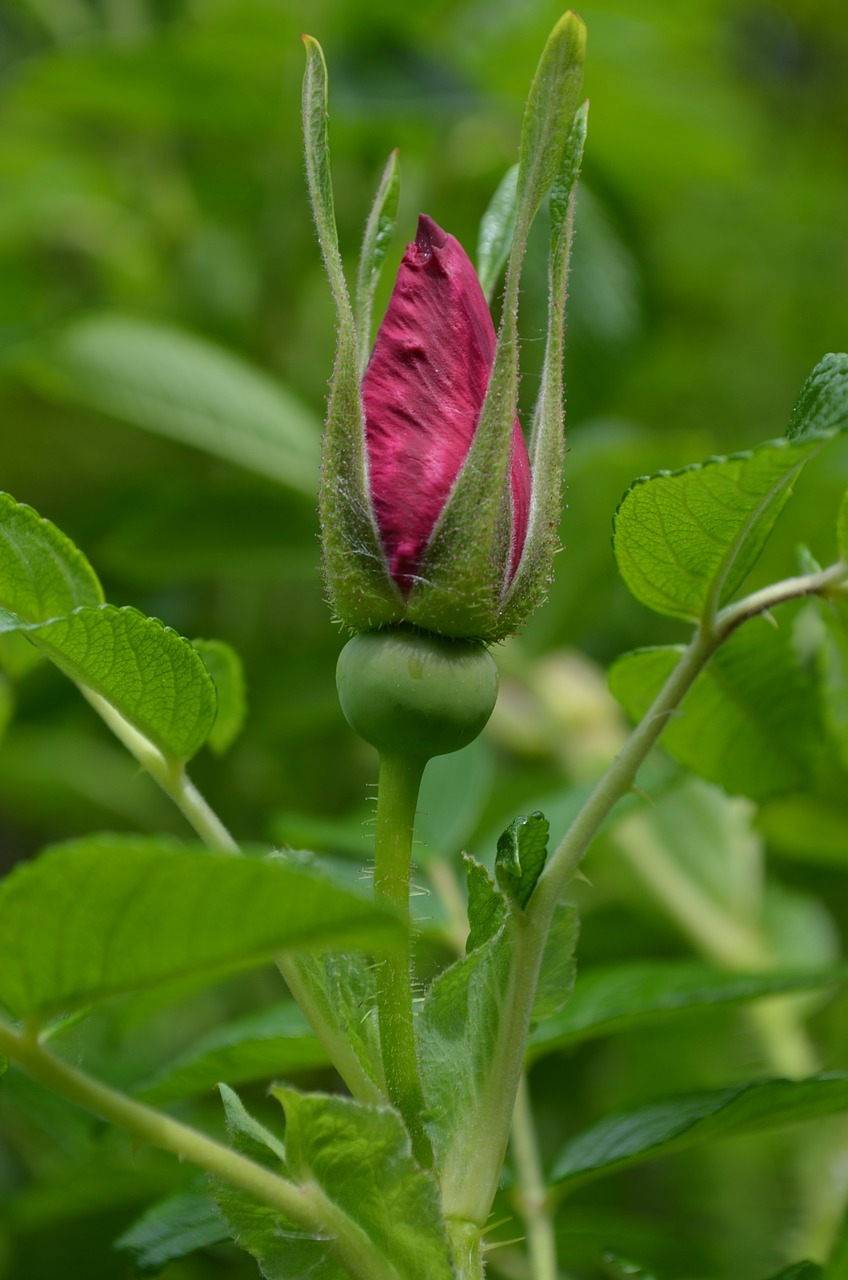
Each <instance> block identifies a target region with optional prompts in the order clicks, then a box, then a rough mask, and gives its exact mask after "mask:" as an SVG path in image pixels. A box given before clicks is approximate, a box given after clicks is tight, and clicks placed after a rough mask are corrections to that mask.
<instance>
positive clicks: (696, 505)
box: [613, 439, 823, 621]
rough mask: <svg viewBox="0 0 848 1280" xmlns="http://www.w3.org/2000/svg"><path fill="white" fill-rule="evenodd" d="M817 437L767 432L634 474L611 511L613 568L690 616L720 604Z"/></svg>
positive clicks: (665, 609)
mask: <svg viewBox="0 0 848 1280" xmlns="http://www.w3.org/2000/svg"><path fill="white" fill-rule="evenodd" d="M822 447H823V442H822V441H821V440H815V439H814V440H807V441H804V442H799V443H797V444H790V443H789V442H788V441H787V440H770V441H768V442H767V443H766V444H763V445H760V446H759V448H757V449H754V450H752V451H751V452H750V453H742V454H734V455H733V456H732V457H729V458H710V459H709V460H708V461H707V462H704V463H700V464H697V465H695V466H691V467H686V468H684V469H683V470H682V471H676V472H660V473H659V474H658V475H655V476H649V477H645V478H643V479H640V480H636V481H635V482H634V483H633V485H632V487H631V488H630V489H628V491H627V493H626V494H625V495H624V498H623V499H622V501H621V505H620V506H619V508H618V511H617V512H616V515H615V532H614V540H613V545H614V548H615V558H616V562H617V564H618V568H619V572H620V573H621V576H622V578H623V579H624V581H625V583H626V585H627V587H628V588H629V590H630V591H631V592H632V594H633V595H634V596H635V597H636V599H637V600H640V601H641V602H642V604H645V605H647V606H648V608H649V609H653V610H655V611H656V612H657V613H662V614H665V615H666V616H667V617H671V618H682V619H684V620H686V621H697V620H698V619H699V618H700V617H701V616H702V615H703V614H704V613H705V612H706V611H708V610H711V609H719V608H721V607H722V606H723V605H725V604H726V603H727V602H728V601H729V600H730V599H731V598H732V597H733V595H734V594H735V593H736V591H737V590H738V589H739V587H740V586H741V585H742V583H743V582H744V580H745V578H746V577H747V576H748V573H749V572H750V570H751V569H752V568H753V566H754V564H755V562H756V560H757V558H758V557H759V555H760V552H761V551H762V549H763V546H764V545H765V542H766V540H767V538H768V536H769V534H770V533H771V531H772V528H773V527H774V524H775V521H776V520H777V517H778V516H779V515H780V512H781V510H782V508H783V506H784V503H785V502H786V501H787V499H788V497H789V495H790V493H791V491H792V483H793V481H794V480H795V477H796V476H797V475H798V473H799V472H800V470H801V468H802V467H803V466H804V464H805V463H806V462H807V461H808V460H809V459H810V458H811V457H812V456H813V455H814V454H815V453H818V452H819V450H820V449H821V448H822Z"/></svg>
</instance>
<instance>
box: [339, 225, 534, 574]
mask: <svg viewBox="0 0 848 1280" xmlns="http://www.w3.org/2000/svg"><path fill="white" fill-rule="evenodd" d="M495 344H496V337H495V328H494V325H493V324H492V318H491V315H490V314H489V308H488V306H487V304H486V299H485V297H484V296H483V290H482V289H481V287H480V282H479V280H478V279H477V274H476V272H475V270H474V267H473V266H472V264H471V261H470V259H469V258H468V255H467V254H466V252H465V250H464V249H463V248H462V246H461V245H460V243H459V242H458V241H457V240H455V239H454V237H453V236H451V235H448V234H447V232H445V231H442V229H441V228H440V227H438V226H437V225H436V223H435V222H433V220H432V219H431V218H428V217H427V216H426V215H424V214H422V215H421V217H420V219H419V222H418V233H417V235H416V238H415V241H414V243H413V244H410V245H408V246H407V249H406V252H405V253H404V255H403V260H402V261H401V264H400V269H399V271H398V276H397V280H396V282H395V287H394V291H393V293H392V296H391V300H390V302H389V306H388V310H387V311H386V314H385V316H384V318H383V322H382V324H381V325H380V329H379V332H378V334H377V339H376V342H375V344H374V350H373V352H372V353H371V359H370V361H369V363H368V367H367V369H366V371H365V376H364V378H363V381H362V398H363V403H364V406H365V439H366V446H367V453H368V476H369V486H370V493H371V500H372V503H373V508H374V513H375V516H376V520H377V526H378V529H379V532H380V537H381V539H382V543H383V548H384V550H385V553H386V560H387V563H388V567H389V572H390V573H391V576H392V578H393V579H394V581H395V582H396V583H397V585H398V587H399V588H400V589H401V591H402V592H403V593H404V595H407V594H408V593H409V591H411V589H412V587H413V586H414V584H415V582H416V577H417V574H418V570H419V566H420V564H421V560H422V557H423V555H424V552H425V550H426V548H427V545H428V543H429V540H430V537H431V535H432V533H433V530H434V529H435V527H436V524H437V522H438V519H439V516H440V514H441V512H442V510H443V508H444V506H445V503H446V501H447V499H448V495H449V494H450V491H451V488H452V487H453V484H454V481H455V480H456V478H457V476H458V474H459V472H460V470H461V469H462V465H463V463H464V462H465V459H466V457H467V455H468V450H469V448H470V446H471V442H472V440H473V438H474V433H475V431H476V429H477V424H478V422H479V420H480V413H481V410H482V408H483V401H484V399H485V396H486V388H487V386H488V383H489V375H490V374H491V371H492V364H493V361H494V358H495ZM509 486H510V503H511V508H512V538H511V544H510V549H509V556H508V563H505V564H504V566H503V574H504V587H507V586H508V585H509V583H510V582H511V581H512V578H513V575H514V574H515V571H516V569H517V567H518V563H519V561H520V559H521V553H522V550H523V548H524V540H525V537H526V534H527V523H528V517H529V510H530V491H531V481H530V463H529V459H528V456H527V446H526V445H525V443H524V436H523V435H522V432H521V426H520V423H519V421H518V419H517V418H516V420H515V425H514V428H513V437H512V451H511V458H510V476H509Z"/></svg>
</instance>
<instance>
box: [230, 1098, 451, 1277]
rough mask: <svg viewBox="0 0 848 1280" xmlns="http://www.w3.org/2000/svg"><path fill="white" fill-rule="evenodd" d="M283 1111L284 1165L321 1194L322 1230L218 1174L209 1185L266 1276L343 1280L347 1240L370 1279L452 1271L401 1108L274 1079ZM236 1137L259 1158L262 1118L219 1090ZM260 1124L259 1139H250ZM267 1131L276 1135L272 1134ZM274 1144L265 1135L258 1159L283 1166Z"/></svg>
mask: <svg viewBox="0 0 848 1280" xmlns="http://www.w3.org/2000/svg"><path fill="white" fill-rule="evenodd" d="M272 1092H273V1094H274V1096H275V1097H276V1098H277V1099H278V1101H279V1102H280V1103H281V1104H282V1105H283V1107H284V1109H285V1115H286V1144H285V1164H284V1166H283V1167H284V1170H285V1173H286V1175H287V1176H288V1177H289V1178H292V1179H293V1180H294V1182H295V1183H297V1184H300V1185H301V1186H302V1187H303V1188H304V1189H305V1190H306V1189H308V1194H309V1195H310V1197H311V1199H312V1201H313V1203H314V1202H315V1201H316V1199H318V1200H319V1203H323V1205H324V1206H325V1208H324V1216H325V1219H326V1223H327V1227H326V1231H325V1232H324V1233H323V1234H322V1235H318V1234H317V1233H316V1234H311V1235H310V1234H309V1233H307V1232H305V1231H303V1229H302V1228H297V1227H295V1226H294V1225H293V1224H292V1223H290V1222H287V1221H286V1220H285V1219H284V1218H283V1217H282V1216H281V1215H280V1214H278V1213H276V1212H275V1211H273V1210H271V1209H266V1208H265V1207H263V1206H262V1205H259V1204H257V1203H256V1201H254V1200H252V1199H251V1198H250V1197H248V1196H246V1195H245V1194H244V1193H242V1192H240V1191H237V1190H235V1189H234V1188H232V1187H229V1186H227V1185H226V1184H224V1183H222V1182H220V1181H219V1180H215V1182H214V1183H213V1188H212V1189H213V1194H214V1195H215V1197H216V1199H217V1200H218V1202H219V1204H220V1206H221V1210H222V1212H223V1214H224V1217H225V1218H226V1220H227V1222H228V1223H229V1225H230V1228H231V1230H232V1232H233V1235H234V1238H235V1239H236V1241H237V1243H238V1244H240V1245H241V1246H242V1248H245V1249H247V1250H248V1251H249V1252H250V1253H252V1254H253V1255H254V1257H255V1258H256V1259H257V1260H258V1262H259V1264H260V1267H261V1269H262V1273H263V1275H264V1276H266V1277H267V1278H268V1280H307V1277H308V1278H309V1280H348V1277H349V1276H350V1274H351V1273H350V1272H349V1270H348V1269H347V1267H346V1266H345V1250H346V1247H347V1246H348V1244H349V1242H351V1241H352V1242H353V1244H354V1247H355V1249H356V1253H357V1256H358V1262H359V1266H358V1269H357V1272H356V1274H357V1275H359V1276H362V1275H365V1274H367V1275H368V1276H373V1277H374V1280H395V1278H396V1277H399V1276H403V1277H404V1280H425V1278H429V1277H432V1280H453V1276H454V1271H453V1267H452V1265H451V1261H450V1253H449V1248H448V1243H447V1239H446V1236H445V1232H444V1226H443V1223H442V1217H441V1209H440V1205H439V1198H438V1190H437V1187H436V1184H435V1181H434V1179H433V1177H432V1175H431V1174H429V1173H426V1172H424V1171H423V1170H421V1169H420V1168H419V1167H418V1166H417V1164H416V1163H415V1161H414V1160H413V1158H412V1153H411V1149H410V1145H409V1137H408V1134H407V1133H406V1130H405V1128H404V1126H403V1122H402V1121H401V1119H400V1116H399V1115H398V1114H397V1113H396V1112H394V1111H391V1110H390V1109H389V1108H387V1107H382V1108H378V1107H369V1106H364V1105H363V1104H362V1103H359V1102H354V1101H353V1100H352V1099H348V1098H341V1097H329V1096H327V1095H324V1094H300V1093H296V1092H295V1091H294V1090H292V1089H283V1088H277V1089H274V1090H273V1091H272ZM222 1094H223V1096H224V1097H225V1102H226V1104H227V1116H228V1123H229V1127H230V1130H231V1133H232V1135H233V1141H234V1143H235V1145H236V1146H237V1147H238V1148H239V1149H241V1150H244V1151H245V1153H246V1154H250V1155H252V1156H253V1158H259V1159H262V1158H263V1152H262V1141H261V1138H262V1133H261V1132H260V1131H263V1130H264V1132H265V1134H266V1135H267V1130H265V1129H264V1126H257V1123H256V1122H255V1121H253V1120H252V1117H249V1116H248V1114H247V1112H245V1110H244V1108H243V1107H242V1106H241V1104H240V1103H239V1102H238V1099H237V1098H236V1097H235V1095H233V1094H232V1092H231V1091H229V1090H222ZM257 1132H259V1136H260V1141H259V1142H257ZM269 1136H273V1135H269ZM280 1150H281V1147H280V1144H279V1143H277V1142H275V1143H274V1144H273V1146H268V1144H267V1143H265V1150H264V1160H265V1162H266V1163H268V1164H270V1165H271V1167H275V1163H276V1167H277V1169H279V1168H280V1165H281V1161H280V1159H279V1156H278V1158H277V1159H276V1162H275V1160H274V1155H275V1154H277V1155H278V1153H279V1151H280Z"/></svg>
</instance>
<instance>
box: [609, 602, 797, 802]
mask: <svg viewBox="0 0 848 1280" xmlns="http://www.w3.org/2000/svg"><path fill="white" fill-rule="evenodd" d="M681 652H682V650H681V649H679V648H677V647H676V646H670V647H663V648H658V649H641V650H636V651H635V652H633V653H629V654H625V655H624V656H623V657H621V658H619V659H618V661H617V662H615V663H614V664H613V667H612V669H611V671H610V689H611V690H612V692H613V693H614V694H615V696H616V697H617V698H618V699H619V701H620V702H621V703H622V704H623V705H624V707H625V708H626V710H627V712H628V714H629V715H630V716H631V717H632V718H633V719H634V720H638V719H640V718H641V716H642V715H644V713H645V712H646V711H647V709H648V707H649V706H650V705H651V703H652V701H653V699H654V697H655V695H656V694H657V693H658V691H659V690H660V688H661V687H662V685H663V684H664V682H665V680H666V679H667V677H668V676H669V674H670V673H671V671H672V670H673V669H674V666H675V665H676V663H677V662H678V661H679V658H680V654H681ZM815 701H816V700H815V690H814V687H813V686H812V683H811V681H810V679H809V677H808V675H807V673H806V672H804V671H803V670H802V668H801V667H800V665H799V663H798V661H797V659H796V658H795V655H794V653H793V652H792V648H791V643H790V639H789V637H788V636H787V635H786V634H785V633H784V632H782V631H779V630H776V629H775V628H773V627H770V626H769V625H768V623H767V622H765V621H759V622H753V623H750V624H749V625H748V626H746V627H743V628H741V629H740V630H739V631H737V632H736V634H735V635H733V636H732V637H731V639H730V640H729V641H728V642H727V643H726V644H725V645H724V646H722V648H721V649H720V650H719V651H718V653H717V654H716V655H715V657H714V658H713V660H712V662H711V663H710V665H709V666H708V667H707V668H706V670H705V671H703V672H702V673H701V675H699V676H698V678H697V680H696V681H695V683H694V684H693V686H692V688H691V689H690V690H689V693H688V694H687V695H686V697H685V698H684V700H683V703H682V704H681V707H680V710H679V712H678V714H677V716H676V717H675V718H674V719H672V720H670V721H669V723H668V725H667V727H666V729H665V731H664V733H663V737H662V740H661V741H662V746H663V747H664V749H665V750H666V751H667V752H668V753H669V755H671V756H673V758H674V759H675V760H677V761H679V763H681V764H683V765H685V766H686V767H687V768H689V769H692V770H694V771H695V772H696V773H699V774H701V776H702V777H704V778H708V779H709V780H710V781H711V782H717V783H718V784H719V785H720V786H722V787H724V788H725V790H727V791H729V792H730V793H731V794H732V795H747V796H751V797H752V798H753V799H762V798H765V797H767V796H772V795H777V794H780V793H781V792H789V791H797V790H801V789H803V788H804V787H805V786H806V785H807V784H808V783H809V781H810V780H811V777H812V774H813V770H814V767H815V761H816V753H817V751H818V750H819V748H820V746H821V741H822V731H821V725H820V722H819V719H818V715H817V712H816V705H815Z"/></svg>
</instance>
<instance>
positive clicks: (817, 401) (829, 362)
mask: <svg viewBox="0 0 848 1280" xmlns="http://www.w3.org/2000/svg"><path fill="white" fill-rule="evenodd" d="M846 426H848V355H845V354H844V353H843V352H837V353H834V352H831V353H830V354H828V355H826V356H823V357H822V359H821V360H820V361H819V363H818V364H817V365H816V367H815V369H813V371H812V373H811V374H810V376H809V377H808V378H807V381H806V382H805V383H804V385H803V387H802V388H801V390H800V392H799V394H798V399H797V400H796V401H795V406H794V408H793V410H792V414H791V416H790V418H789V426H788V427H787V428H786V435H787V437H788V438H789V439H790V440H803V439H809V438H810V437H813V436H820V435H823V434H827V433H828V432H831V431H834V430H840V429H842V428H844V427H846Z"/></svg>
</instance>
